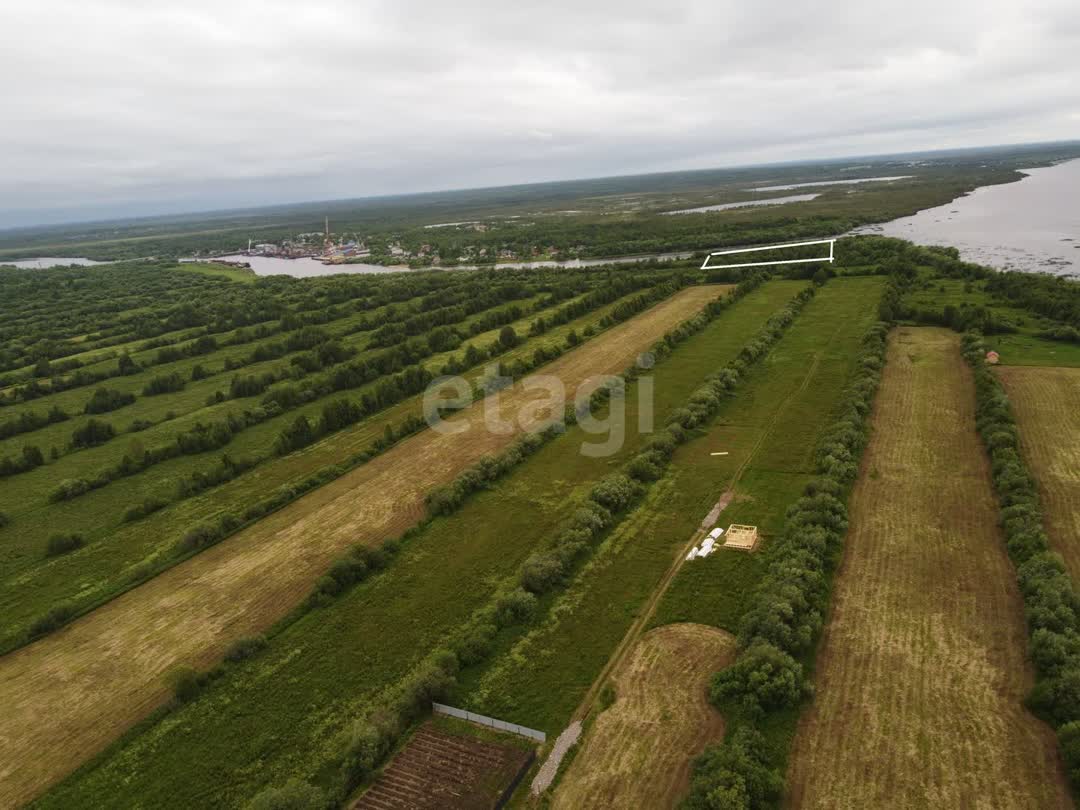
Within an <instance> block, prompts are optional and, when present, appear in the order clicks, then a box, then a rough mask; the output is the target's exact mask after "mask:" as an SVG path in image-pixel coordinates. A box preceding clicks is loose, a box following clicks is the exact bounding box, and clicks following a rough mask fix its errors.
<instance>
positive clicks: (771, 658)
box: [709, 641, 807, 712]
mask: <svg viewBox="0 0 1080 810" xmlns="http://www.w3.org/2000/svg"><path fill="white" fill-rule="evenodd" d="M806 690H807V684H806V683H805V681H804V680H803V668H802V664H800V663H799V662H798V661H796V660H795V659H794V658H792V657H791V656H790V655H788V654H787V653H786V652H784V651H783V650H781V649H778V648H777V647H774V646H773V645H772V644H769V643H767V642H763V641H756V642H754V644H753V645H752V646H751V647H749V648H748V649H747V650H745V651H744V652H743V653H742V655H740V656H739V658H738V660H737V661H736V662H735V663H734V664H732V665H731V666H730V667H728V668H727V669H723V670H721V671H720V672H718V673H717V674H716V675H714V676H713V680H712V684H711V685H710V688H709V698H710V700H712V702H713V703H717V704H722V703H723V701H724V700H735V701H738V702H739V703H741V704H742V705H743V707H744V708H746V709H749V710H752V711H754V712H761V711H763V710H770V709H786V708H789V707H791V706H794V705H796V704H797V703H798V702H799V700H800V699H801V698H802V697H803V695H804V694H805V693H806Z"/></svg>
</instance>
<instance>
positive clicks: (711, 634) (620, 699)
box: [552, 624, 735, 810]
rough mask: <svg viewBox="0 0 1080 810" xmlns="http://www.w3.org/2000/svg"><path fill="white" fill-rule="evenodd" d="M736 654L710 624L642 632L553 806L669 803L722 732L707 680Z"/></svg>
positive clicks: (659, 805)
mask: <svg viewBox="0 0 1080 810" xmlns="http://www.w3.org/2000/svg"><path fill="white" fill-rule="evenodd" d="M734 656H735V639H734V637H733V636H731V635H730V634H729V633H725V632H724V631H723V630H718V629H716V628H715V627H706V626H705V625H701V624H668V625H664V626H663V627H658V628H656V629H655V630H651V631H649V632H648V633H646V634H645V635H644V636H642V637H641V639H640V640H639V641H638V642H637V644H636V646H635V647H634V650H633V652H632V654H631V655H630V657H629V658H627V659H626V661H625V662H624V664H623V665H622V666H621V667H620V669H619V671H618V672H616V673H615V676H614V679H613V680H614V682H615V691H616V699H615V702H614V703H613V704H612V705H611V706H610V707H609V708H608V709H607V710H605V711H604V712H602V713H601V714H600V715H599V716H597V718H596V721H595V723H594V724H593V726H592V728H591V729H590V730H589V731H588V733H587V736H586V738H585V742H584V745H583V747H582V749H581V752H580V753H579V754H578V755H577V757H575V758H574V761H573V762H572V763H571V764H570V767H569V769H568V770H567V773H566V776H565V777H564V778H563V780H562V781H561V782H560V783H559V785H558V787H557V788H556V789H555V795H554V799H553V801H552V807H553V808H555V810H562V809H563V808H566V809H567V810H573V809H574V808H579V807H619V808H638V807H648V808H664V807H674V806H675V804H676V803H677V802H678V801H679V799H680V798H681V797H682V796H683V795H684V794H685V793H686V790H687V789H688V787H689V779H690V763H691V761H692V760H693V758H694V757H695V756H697V755H698V754H699V753H700V752H701V750H702V749H703V748H704V747H705V746H706V745H708V744H709V743H710V742H716V741H719V740H720V739H721V738H722V737H723V732H724V721H723V718H721V716H720V714H719V713H718V712H717V711H716V710H715V709H713V708H712V707H711V706H710V705H709V703H708V701H707V700H706V688H707V686H708V682H709V678H710V677H712V674H713V673H714V672H716V670H718V669H721V668H723V667H725V666H727V665H728V664H730V663H731V661H732V659H733V658H734Z"/></svg>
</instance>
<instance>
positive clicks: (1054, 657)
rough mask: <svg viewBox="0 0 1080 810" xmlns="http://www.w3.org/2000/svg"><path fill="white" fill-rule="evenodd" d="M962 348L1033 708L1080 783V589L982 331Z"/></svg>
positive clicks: (966, 338)
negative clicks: (1026, 642)
mask: <svg viewBox="0 0 1080 810" xmlns="http://www.w3.org/2000/svg"><path fill="white" fill-rule="evenodd" d="M963 352H964V358H965V359H966V360H967V361H968V363H969V364H970V365H971V367H972V369H973V370H974V372H975V396H976V421H975V424H976V427H977V428H978V431H979V435H980V436H981V437H982V440H983V443H984V444H985V445H986V450H987V452H988V453H989V454H990V462H991V473H992V475H993V481H994V489H995V490H996V492H997V496H998V502H999V504H1000V507H1001V525H1002V528H1003V529H1004V532H1005V544H1006V548H1007V550H1008V553H1009V557H1010V558H1011V559H1012V561H1013V563H1014V565H1015V566H1016V577H1017V581H1018V582H1019V583H1020V593H1021V595H1022V596H1023V599H1024V608H1025V610H1024V612H1025V614H1026V617H1027V627H1028V633H1029V639H1030V654H1031V660H1032V661H1033V662H1034V664H1035V671H1036V676H1037V677H1036V682H1035V687H1034V688H1033V689H1032V691H1031V694H1030V695H1029V697H1028V705H1029V706H1030V707H1031V708H1032V709H1033V710H1035V712H1036V713H1038V714H1039V715H1040V716H1042V717H1043V718H1044V719H1045V720H1046V721H1047V722H1048V723H1050V724H1051V725H1052V726H1053V727H1054V728H1055V729H1057V733H1058V738H1059V740H1060V743H1061V752H1062V755H1063V756H1064V758H1065V763H1066V766H1067V768H1068V772H1069V777H1070V779H1071V781H1072V784H1073V787H1074V788H1080V593H1078V592H1077V590H1076V587H1075V586H1074V585H1073V582H1072V579H1071V578H1070V576H1069V574H1068V572H1067V570H1066V569H1065V565H1064V563H1063V562H1062V560H1061V557H1060V556H1058V555H1057V554H1055V553H1053V552H1051V551H1050V542H1049V540H1048V539H1047V536H1046V531H1045V529H1044V526H1045V520H1044V515H1043V511H1042V505H1041V503H1040V500H1039V493H1038V487H1037V485H1036V483H1035V479H1034V478H1033V477H1032V475H1031V473H1030V472H1029V471H1028V469H1027V465H1026V464H1025V463H1024V458H1023V455H1022V454H1021V452H1020V438H1019V432H1018V431H1017V427H1016V421H1015V419H1014V418H1013V415H1012V409H1011V407H1010V405H1009V400H1008V396H1007V395H1006V393H1005V389H1004V388H1003V387H1002V385H1001V382H1000V381H999V380H998V378H997V377H996V376H995V375H994V374H993V373H992V372H991V371H990V368H989V367H988V366H987V364H986V360H985V355H986V348H985V346H984V345H983V343H982V340H981V339H980V338H979V336H978V335H974V334H969V335H965V336H964V340H963Z"/></svg>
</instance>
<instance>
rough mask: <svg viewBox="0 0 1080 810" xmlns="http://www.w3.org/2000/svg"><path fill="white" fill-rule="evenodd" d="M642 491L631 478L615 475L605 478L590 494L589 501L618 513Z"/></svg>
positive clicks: (620, 474)
mask: <svg viewBox="0 0 1080 810" xmlns="http://www.w3.org/2000/svg"><path fill="white" fill-rule="evenodd" d="M639 491H640V486H639V485H638V484H637V483H636V482H635V481H633V480H632V479H631V478H630V477H629V476H627V475H623V474H622V473H613V474H612V475H608V476H606V477H605V478H603V479H602V480H601V481H600V482H599V483H598V484H597V485H596V486H595V487H593V489H592V492H590V493H589V499H590V500H592V501H595V502H596V503H598V504H600V505H601V506H603V507H604V508H605V509H609V510H611V511H612V512H618V511H620V510H621V509H624V508H625V507H626V506H628V505H629V504H630V502H631V501H632V500H633V499H634V498H635V497H636V496H637V494H638V492H639Z"/></svg>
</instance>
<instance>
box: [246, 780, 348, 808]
mask: <svg viewBox="0 0 1080 810" xmlns="http://www.w3.org/2000/svg"><path fill="white" fill-rule="evenodd" d="M327 805H328V800H327V797H326V794H325V793H323V792H322V790H320V789H319V788H317V787H315V786H314V785H310V784H308V783H307V782H304V781H302V780H300V779H290V780H289V781H288V782H286V783H285V784H284V785H282V786H281V787H270V788H266V789H265V790H263V791H262V792H261V793H259V794H258V795H256V796H255V798H254V799H252V800H251V801H250V802H248V804H247V810H324V808H326V807H327Z"/></svg>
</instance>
